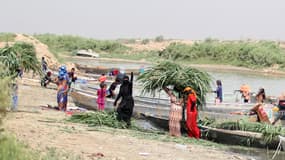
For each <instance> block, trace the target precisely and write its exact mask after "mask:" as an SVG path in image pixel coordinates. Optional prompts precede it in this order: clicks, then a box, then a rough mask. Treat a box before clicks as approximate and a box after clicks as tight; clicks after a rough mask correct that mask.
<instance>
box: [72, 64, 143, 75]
mask: <svg viewBox="0 0 285 160" xmlns="http://www.w3.org/2000/svg"><path fill="white" fill-rule="evenodd" d="M75 66H76V68H78V69H79V70H81V71H84V72H85V73H93V74H102V73H105V74H107V73H109V72H110V71H111V70H112V69H115V68H107V67H103V66H97V67H92V66H87V65H81V64H77V63H75ZM116 69H118V70H120V69H119V68H116ZM124 71H125V73H126V74H130V73H131V72H133V73H134V74H139V69H125V70H124Z"/></svg>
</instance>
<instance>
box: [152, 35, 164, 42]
mask: <svg viewBox="0 0 285 160" xmlns="http://www.w3.org/2000/svg"><path fill="white" fill-rule="evenodd" d="M154 41H155V42H163V41H164V37H163V36H161V35H160V36H157V37H155V39H154Z"/></svg>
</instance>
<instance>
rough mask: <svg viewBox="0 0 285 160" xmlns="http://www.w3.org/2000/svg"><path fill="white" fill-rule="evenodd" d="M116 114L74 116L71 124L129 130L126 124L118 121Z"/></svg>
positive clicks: (82, 114) (102, 113)
mask: <svg viewBox="0 0 285 160" xmlns="http://www.w3.org/2000/svg"><path fill="white" fill-rule="evenodd" d="M116 117H117V113H116V112H105V111H104V112H101V111H100V112H88V113H79V114H74V115H72V116H71V117H70V119H69V121H70V122H75V123H83V124H88V126H108V127H113V128H127V125H126V123H123V122H119V121H118V120H117V118H116Z"/></svg>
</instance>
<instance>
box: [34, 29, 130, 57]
mask: <svg viewBox="0 0 285 160" xmlns="http://www.w3.org/2000/svg"><path fill="white" fill-rule="evenodd" d="M34 36H35V37H36V38H37V39H38V40H40V41H41V42H42V43H45V44H46V45H48V47H49V48H50V49H51V50H53V51H56V52H73V51H76V50H81V49H85V50H87V49H92V50H94V51H97V52H116V53H122V52H124V51H126V50H127V49H128V48H127V47H126V46H124V45H122V44H121V43H118V42H116V41H106V40H104V41H103V40H102V41H99V40H94V39H90V38H83V37H78V36H70V35H54V34H39V35H34Z"/></svg>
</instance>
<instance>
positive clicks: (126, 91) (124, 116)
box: [114, 72, 134, 126]
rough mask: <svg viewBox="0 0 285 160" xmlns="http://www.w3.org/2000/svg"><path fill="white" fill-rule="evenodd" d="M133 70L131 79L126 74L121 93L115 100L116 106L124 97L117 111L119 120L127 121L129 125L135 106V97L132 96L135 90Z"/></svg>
mask: <svg viewBox="0 0 285 160" xmlns="http://www.w3.org/2000/svg"><path fill="white" fill-rule="evenodd" d="M133 77H134V76H133V72H131V79H130V80H129V77H128V76H124V79H123V83H122V85H121V87H120V91H119V94H118V96H117V98H116V100H115V102H114V106H116V105H117V101H118V100H119V99H120V98H122V100H121V102H120V104H119V106H118V108H117V113H118V117H117V119H118V120H119V121H121V120H123V121H125V122H126V123H127V125H128V126H130V125H131V117H132V114H133V108H134V99H133V96H132V92H133Z"/></svg>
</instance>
